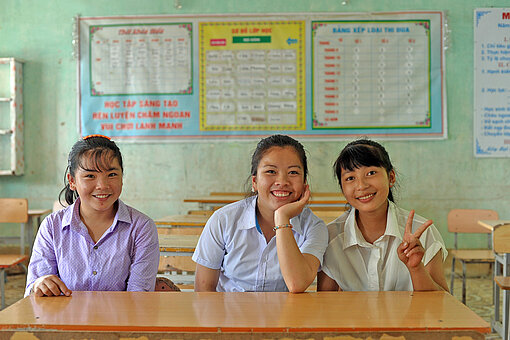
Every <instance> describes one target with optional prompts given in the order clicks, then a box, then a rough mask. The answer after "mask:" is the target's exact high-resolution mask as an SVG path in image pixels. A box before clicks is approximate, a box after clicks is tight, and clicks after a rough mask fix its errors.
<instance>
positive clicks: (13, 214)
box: [0, 198, 28, 309]
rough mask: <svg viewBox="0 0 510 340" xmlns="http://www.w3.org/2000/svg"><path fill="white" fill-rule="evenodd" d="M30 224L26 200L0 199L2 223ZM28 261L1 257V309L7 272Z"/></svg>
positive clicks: (18, 256) (8, 255)
mask: <svg viewBox="0 0 510 340" xmlns="http://www.w3.org/2000/svg"><path fill="white" fill-rule="evenodd" d="M27 222H28V201H27V200H26V199H24V198H0V223H22V224H23V225H22V228H21V230H22V233H24V231H25V228H24V224H25V223H27ZM20 238H21V244H22V249H24V243H25V238H24V235H20ZM27 259H28V256H26V255H24V254H1V255H0V294H2V299H1V301H2V302H1V308H2V309H4V308H5V287H4V285H5V280H6V277H5V270H6V269H7V268H10V267H13V266H16V265H18V264H20V263H21V262H23V261H25V260H27Z"/></svg>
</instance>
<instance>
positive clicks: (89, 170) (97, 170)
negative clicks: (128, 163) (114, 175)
mask: <svg viewBox="0 0 510 340" xmlns="http://www.w3.org/2000/svg"><path fill="white" fill-rule="evenodd" d="M82 170H83V171H87V172H109V171H114V170H117V171H118V170H120V168H115V167H114V168H110V169H106V170H101V169H85V168H82Z"/></svg>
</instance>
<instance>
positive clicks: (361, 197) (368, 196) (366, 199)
mask: <svg viewBox="0 0 510 340" xmlns="http://www.w3.org/2000/svg"><path fill="white" fill-rule="evenodd" d="M374 196H375V193H372V194H367V195H364V196H360V197H356V199H357V200H359V201H368V200H370V199H371V198H372V197H374Z"/></svg>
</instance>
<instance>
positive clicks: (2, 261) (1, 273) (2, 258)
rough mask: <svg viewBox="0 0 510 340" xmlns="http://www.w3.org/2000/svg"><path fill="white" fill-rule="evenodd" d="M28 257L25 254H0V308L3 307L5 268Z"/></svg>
mask: <svg viewBox="0 0 510 340" xmlns="http://www.w3.org/2000/svg"><path fill="white" fill-rule="evenodd" d="M27 259H28V256H26V255H23V254H21V255H11V254H1V255H0V294H2V298H1V301H2V302H1V309H4V308H5V269H7V268H9V267H12V266H15V265H17V264H20V263H21V262H23V261H25V260H27Z"/></svg>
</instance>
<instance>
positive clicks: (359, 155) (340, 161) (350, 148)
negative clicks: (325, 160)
mask: <svg viewBox="0 0 510 340" xmlns="http://www.w3.org/2000/svg"><path fill="white" fill-rule="evenodd" d="M362 166H367V167H369V166H377V167H381V168H384V169H385V170H386V172H387V173H388V174H389V173H390V171H392V170H393V171H395V169H394V168H393V164H391V160H390V156H389V155H388V152H387V151H386V149H385V148H384V147H383V146H382V145H381V144H379V143H377V142H375V141H373V140H370V139H366V138H362V139H357V140H355V141H352V142H350V143H349V144H347V145H346V146H345V147H344V148H343V150H342V151H341V152H340V155H339V156H338V158H337V160H336V161H335V164H334V165H333V169H334V171H335V175H336V178H337V179H338V184H340V189H342V169H345V170H348V171H352V170H354V169H358V168H360V167H362ZM388 199H389V200H390V201H392V202H394V198H393V192H392V188H390V191H389V194H388Z"/></svg>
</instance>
